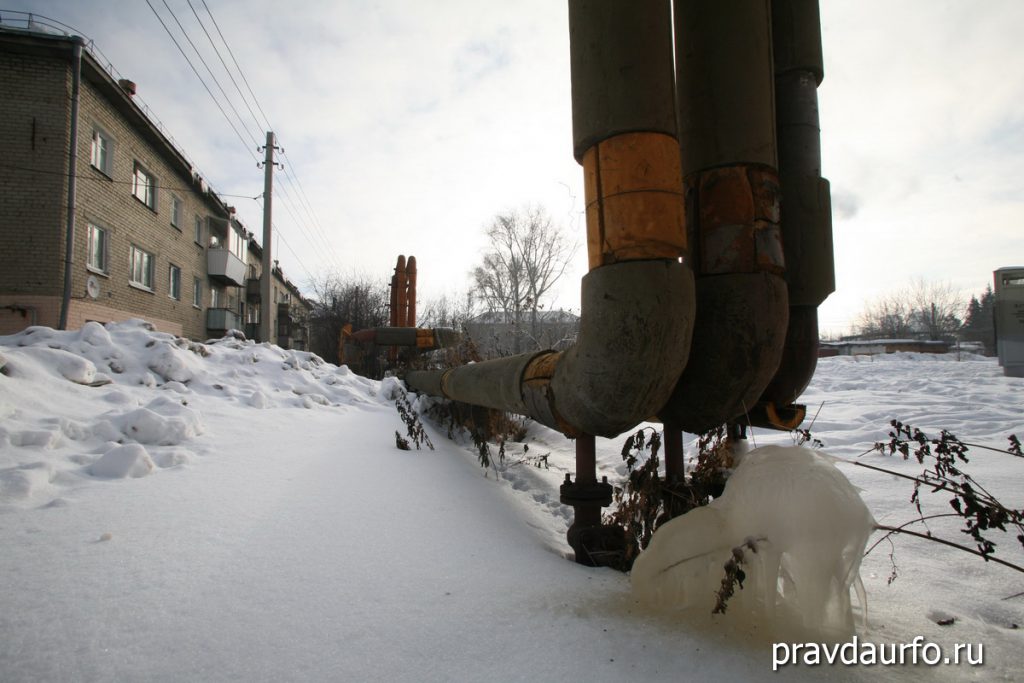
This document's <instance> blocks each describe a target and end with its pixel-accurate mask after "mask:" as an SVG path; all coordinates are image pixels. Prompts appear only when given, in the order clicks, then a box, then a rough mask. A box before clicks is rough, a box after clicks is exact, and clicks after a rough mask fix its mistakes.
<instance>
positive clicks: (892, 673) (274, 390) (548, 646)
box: [0, 321, 1024, 682]
mask: <svg viewBox="0 0 1024 683" xmlns="http://www.w3.org/2000/svg"><path fill="white" fill-rule="evenodd" d="M400 390H401V385H400V383H399V382H398V381H397V380H394V379H387V380H385V381H383V382H373V381H370V380H366V379H364V378H361V377H359V376H357V375H355V374H353V373H352V372H350V371H349V370H348V369H347V368H345V367H336V366H334V365H331V364H329V363H325V362H324V361H323V360H321V359H319V358H318V357H316V356H314V355H312V354H309V353H303V352H297V351H287V350H282V349H280V348H277V347H275V346H272V345H268V344H254V343H252V342H247V341H243V340H240V339H237V338H231V337H228V338H225V339H222V340H212V341H210V342H207V343H205V344H197V343H194V342H188V341H186V340H181V339H177V338H175V337H173V336H170V335H166V334H163V333H159V332H155V331H153V330H152V329H151V328H150V327H149V326H148V325H146V324H145V323H143V322H142V321H129V322H126V323H119V324H111V325H108V326H106V327H103V326H101V325H98V324H94V323H90V324H88V325H86V326H85V327H83V328H82V329H81V330H78V331H68V332H59V331H54V330H50V329H47V328H41V327H35V328H29V329H28V330H26V331H25V332H23V333H20V334H17V335H13V336H8V337H0V547H2V548H3V551H2V552H0V576H2V577H3V588H2V590H0V680H3V681H5V682H6V681H39V680H47V681H64V680H74V681H78V680H85V681H94V680H156V681H161V680H168V681H170V680H173V681H180V680H210V681H220V680H268V681H269V680H275V681H282V680H296V681H298V680H381V681H384V680H386V681H392V680H395V681H402V680H407V681H449V680H456V681H471V680H472V681H476V680H495V681H512V680H592V681H621V680H644V681H648V680H650V681H678V680H691V679H698V678H700V679H703V680H709V681H735V680H741V681H742V680H762V679H764V678H765V677H766V676H767V675H768V672H770V671H771V666H772V647H771V644H770V643H766V642H765V640H764V638H763V637H758V636H757V635H756V634H751V633H750V632H749V630H746V631H745V630H743V629H738V628H736V627H735V626H730V625H728V624H726V623H724V622H723V621H722V620H719V619H717V618H712V617H711V616H710V615H697V616H693V615H689V614H687V615H682V614H679V613H666V612H664V611H659V610H651V609H649V608H647V607H646V606H644V605H643V604H642V603H640V602H638V600H637V598H636V596H635V595H634V594H633V593H632V591H631V587H630V579H629V577H628V576H626V575H623V574H620V573H618V572H615V571H612V570H605V569H588V568H585V567H581V566H579V565H576V564H575V563H573V562H571V561H570V560H569V557H568V556H569V550H568V548H567V546H566V544H565V541H564V534H565V530H566V528H567V526H568V524H569V523H570V522H571V518H572V511H571V509H570V508H566V507H565V506H563V505H561V504H560V503H559V502H558V485H559V484H560V483H561V481H562V479H563V478H564V475H565V473H566V472H571V471H573V456H572V453H573V451H572V442H570V441H568V440H566V439H564V438H562V437H561V436H560V435H558V434H556V433H554V432H551V431H550V430H547V429H545V428H543V427H540V426H538V425H536V424H531V425H530V426H529V429H528V435H527V444H526V445H528V446H529V450H528V451H526V449H525V447H524V444H509V445H508V447H507V449H506V450H507V453H506V458H505V460H504V462H495V463H494V464H493V465H492V467H491V468H489V469H488V470H483V469H481V468H480V467H479V465H478V463H477V461H476V453H475V449H474V448H473V446H472V444H471V443H470V442H468V440H467V439H466V438H465V437H458V438H457V439H456V441H455V442H452V441H449V440H448V439H447V438H446V436H445V432H446V429H445V428H444V427H439V426H435V425H433V424H431V423H429V422H428V423H427V427H426V428H427V432H428V433H429V435H430V438H431V441H432V442H433V443H434V445H435V449H436V450H433V451H428V450H424V451H416V450H413V451H401V450H398V449H397V448H395V440H394V432H395V431H396V430H399V431H402V432H404V425H403V424H402V422H401V421H400V419H399V417H398V414H397V412H396V410H395V407H394V397H395V396H396V395H398V393H399V391H400ZM1022 392H1024V381H1022V380H1020V379H1014V378H1006V377H1003V376H1002V373H1001V371H1000V369H999V367H998V365H997V364H996V362H995V361H994V360H990V359H982V358H979V357H974V356H964V357H963V360H961V361H960V362H957V360H956V357H955V355H952V354H951V355H932V354H894V355H892V356H885V357H874V358H859V357H836V358H828V359H822V361H820V363H819V370H818V372H817V374H816V376H815V378H814V381H813V382H812V384H811V387H810V388H809V390H808V392H807V394H806V396H805V399H806V401H807V403H808V404H809V406H810V413H812V414H813V413H814V412H816V411H818V408H819V405H820V412H819V414H818V416H817V418H816V420H815V423H814V426H813V427H812V432H813V434H814V436H815V437H817V438H819V439H821V440H822V441H823V442H824V444H825V447H824V450H825V451H826V452H827V453H828V454H829V455H831V456H833V457H835V458H837V459H838V460H839V462H838V467H839V470H840V471H842V472H843V474H845V475H846V476H847V477H848V478H849V479H850V480H851V481H852V482H853V484H854V485H856V486H857V487H858V488H859V489H860V495H861V497H862V499H863V500H864V502H865V504H866V505H867V508H868V510H869V511H870V513H871V515H872V516H873V517H874V518H875V519H876V520H878V521H879V522H880V523H887V524H898V523H903V522H906V521H909V520H910V519H912V518H913V516H914V512H913V509H912V507H911V506H910V505H909V503H908V499H909V497H910V493H911V486H910V484H909V482H907V481H905V480H900V479H897V478H895V477H891V476H888V475H883V474H879V473H877V472H872V471H869V470H867V469H865V468H861V467H857V466H854V465H852V464H850V463H852V462H854V461H856V462H864V463H870V464H874V465H880V466H887V467H890V468H892V469H894V470H897V471H900V472H905V473H908V474H914V473H918V472H920V469H921V468H920V466H919V465H917V463H916V462H914V461H909V462H905V461H903V460H902V459H891V458H884V457H882V456H880V455H877V454H874V453H869V454H867V455H863V456H862V457H859V458H858V456H860V455H861V454H862V453H864V452H865V451H867V450H869V449H870V447H871V445H872V444H873V443H874V442H875V441H881V440H885V439H886V435H885V433H886V430H887V425H888V420H889V419H892V418H899V419H901V420H903V421H905V422H908V423H910V424H913V425H914V426H917V427H920V428H921V429H923V430H925V431H926V432H929V433H933V432H934V433H937V432H938V430H939V429H941V428H946V429H949V430H951V431H953V432H954V433H956V434H957V435H958V436H960V437H961V438H962V439H964V440H965V441H970V442H972V443H980V444H990V445H994V446H998V447H1003V446H1005V444H1006V437H1007V436H1008V435H1009V434H1011V433H1017V434H1018V435H1024V411H1022V408H1021V406H1022V405H1024V401H1022V398H1024V395H1022ZM429 403H430V401H428V400H424V399H419V400H416V401H414V406H416V407H418V408H421V409H422V408H424V407H426V406H427V405H429ZM623 438H624V437H622V438H619V439H612V440H604V439H601V440H599V441H598V458H599V468H600V470H601V472H600V474H606V475H608V476H609V478H610V479H611V480H613V481H619V480H621V478H622V476H623V475H624V473H625V470H624V465H623V463H622V461H621V458H620V456H619V451H620V449H621V442H622V440H623ZM754 441H756V444H755V443H753V442H754ZM791 444H792V439H791V437H790V436H789V435H786V434H769V433H765V432H760V431H758V432H756V433H755V434H754V435H753V439H751V446H755V445H756V446H758V447H763V446H765V445H782V446H788V445H791ZM688 447H689V448H691V449H692V444H690V445H689V446H688ZM971 453H972V458H971V464H970V468H971V472H972V473H973V474H974V475H975V476H976V478H977V479H978V480H979V481H982V482H984V483H985V484H986V486H988V488H989V489H990V490H991V491H992V492H993V493H995V494H996V495H997V496H999V497H1000V498H1001V499H1002V500H1003V502H1004V503H1006V504H1008V505H1012V506H1014V507H1018V508H1019V507H1021V506H1022V497H1024V494H1022V491H1024V486H1022V485H1021V484H1022V480H1024V476H1022V474H1021V472H1022V469H1021V468H1022V462H1021V461H1020V460H1019V459H1015V458H1012V457H1010V456H1006V455H1002V454H997V453H990V452H987V451H983V450H981V449H972V452H971ZM542 456H547V457H546V460H543V461H542V460H541V459H540V458H541V457H542ZM748 457H753V456H749V455H748ZM544 463H546V464H547V467H544V466H543V465H544ZM537 465H541V466H537ZM741 471H742V470H741ZM725 498H726V497H725V496H723V499H722V500H723V501H724V500H725ZM750 504H751V505H753V502H752V501H751V502H750ZM801 504H802V505H808V506H814V507H816V506H817V505H818V504H817V503H813V502H805V503H801ZM720 505H721V504H720ZM928 506H932V507H933V508H934V509H936V510H942V509H948V505H947V503H946V501H945V499H944V498H941V497H939V498H938V499H937V500H936V501H935V502H928V503H926V511H927V510H928V509H930V508H929V507H928ZM794 507H795V508H799V507H800V505H797V504H795V505H794ZM709 509H711V510H713V509H714V508H709ZM755 513H756V510H755V511H753V512H752V511H749V510H748V511H747V512H746V513H744V514H755ZM816 514H817V510H816V509H811V510H807V511H806V515H808V516H809V517H813V516H814V515H816ZM799 518H800V516H799V515H798V516H797V519H799ZM943 521H944V520H937V521H936V522H935V523H934V524H932V525H931V528H932V530H933V531H934V532H936V533H940V532H943V531H947V532H948V534H947V535H950V536H953V537H954V538H957V537H958V536H963V535H962V534H959V533H958V532H957V531H956V530H955V527H948V526H946V525H943V524H942V523H941V522H943ZM950 529H952V530H951V531H950ZM874 538H877V535H876V536H873V537H872V539H874ZM963 538H964V539H966V537H963ZM958 540H959V539H958ZM872 542H873V540H872ZM869 545H870V544H869ZM889 553H890V549H889V547H888V545H887V544H883V545H882V546H879V547H878V548H876V549H875V550H874V551H873V552H872V553H871V554H869V555H868V556H867V557H866V558H864V560H863V563H862V566H861V576H862V578H863V581H864V584H865V587H866V589H867V593H868V602H869V605H870V609H869V610H868V613H867V624H866V626H863V625H858V626H857V634H858V637H859V638H860V639H861V641H862V642H863V641H865V640H868V641H873V642H886V643H894V642H895V643H909V642H911V641H912V640H913V639H914V637H915V636H918V635H921V636H923V637H924V638H926V639H928V640H929V641H934V642H937V643H940V644H942V645H943V647H951V646H952V644H953V643H978V642H981V643H984V646H985V649H984V654H985V664H984V666H983V667H982V668H975V669H972V668H970V667H967V666H964V665H961V666H939V667H926V666H919V667H911V666H903V667H890V668H883V667H879V666H872V667H865V666H853V667H841V666H834V667H825V666H822V667H808V666H796V667H788V668H787V669H785V674H784V675H786V676H787V678H788V679H793V680H812V679H813V680H817V679H819V678H821V677H823V676H824V677H827V678H831V679H833V680H843V681H845V680H854V681H867V680H879V679H881V680H971V679H974V678H980V679H985V680H1018V679H1020V678H1021V669H1022V665H1021V658H1020V656H1019V653H1020V650H1021V647H1022V646H1024V637H1022V631H1021V629H1019V628H1015V627H1014V625H1020V624H1022V623H1024V599H1022V598H1020V597H1017V598H1012V599H1008V600H1004V599H1003V598H1005V597H1007V596H1011V595H1013V594H1016V593H1019V592H1020V591H1021V590H1022V588H1024V586H1022V584H1024V580H1022V579H1021V576H1020V575H1019V574H1016V573H1014V572H1012V571H1010V570H1007V569H1005V568H1002V567H998V566H995V565H993V564H992V563H988V564H986V563H984V562H981V561H980V560H977V559H976V558H971V557H968V556H966V555H963V554H960V553H958V552H957V551H955V550H952V549H948V550H947V549H945V548H939V547H938V546H935V545H934V544H926V543H925V542H923V541H915V540H913V539H897V540H896V546H895V561H896V564H897V567H898V571H899V578H898V579H897V580H896V581H895V582H893V583H892V584H891V585H889V584H888V578H889V575H890V573H891V563H890V559H889ZM998 554H999V556H1000V557H1003V558H1004V559H1007V560H1009V561H1012V562H1017V563H1018V564H1020V563H1022V562H1024V552H1021V551H1020V548H1019V546H1017V547H1015V546H1014V543H1013V539H1012V538H1007V539H1005V540H1000V545H999V551H998ZM748 587H751V588H753V585H752V584H748ZM744 590H746V588H745V589H744ZM741 593H742V591H741ZM750 595H754V593H753V592H752V593H751V594H750ZM744 597H745V596H744ZM741 600H742V598H741ZM739 604H740V603H737V605H739ZM852 609H853V613H854V615H855V616H856V617H857V618H858V619H859V618H860V617H861V616H863V614H862V612H861V610H860V608H859V606H858V605H857V604H856V602H855V603H854V606H853V608H852ZM948 618H953V619H954V623H953V624H952V625H950V626H940V625H938V623H937V622H938V621H944V620H946V619H948Z"/></svg>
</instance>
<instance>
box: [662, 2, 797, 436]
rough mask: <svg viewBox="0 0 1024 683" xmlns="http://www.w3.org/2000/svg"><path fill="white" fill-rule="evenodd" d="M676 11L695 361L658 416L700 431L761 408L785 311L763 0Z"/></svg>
mask: <svg viewBox="0 0 1024 683" xmlns="http://www.w3.org/2000/svg"><path fill="white" fill-rule="evenodd" d="M674 7H675V29H676V31H675V36H676V69H677V79H676V82H677V97H678V110H679V113H678V120H679V142H680V146H681V158H682V169H683V177H684V185H685V188H686V197H687V225H688V229H689V233H690V235H689V244H690V253H691V255H692V261H693V264H694V271H695V272H696V276H697V284H696V290H697V291H696V295H697V319H696V322H695V324H694V332H693V342H692V347H691V351H690V355H691V362H690V363H689V364H688V365H687V367H686V370H685V371H684V372H683V375H682V377H681V378H680V380H679V383H678V384H677V386H676V389H675V391H674V392H673V395H672V397H671V399H670V400H669V402H668V404H667V405H666V406H665V408H664V409H663V410H662V411H661V413H660V416H661V418H662V420H663V421H664V422H665V424H666V425H670V426H671V427H673V428H683V429H685V430H686V431H689V432H696V433H700V432H704V431H706V430H707V429H709V428H712V427H715V426H717V425H720V424H722V423H723V422H726V421H728V420H731V419H733V418H736V417H737V416H742V415H743V413H744V412H745V411H746V410H747V409H748V408H750V407H752V406H753V405H754V404H755V403H756V402H757V399H758V398H759V397H760V396H761V394H762V392H763V391H764V388H765V386H767V384H768V382H769V381H770V380H771V378H772V376H773V375H774V374H775V370H776V368H777V367H778V365H779V361H780V358H781V355H782V348H783V346H784V341H785V334H786V325H787V322H788V317H789V315H788V314H789V305H788V297H787V294H786V285H785V281H784V280H783V277H782V276H783V274H784V272H785V261H784V258H783V252H782V241H781V235H780V228H779V186H778V174H777V171H776V167H777V165H778V154H777V150H776V144H775V103H774V79H773V73H772V43H771V17H770V12H769V2H768V0H720V1H719V2H714V3H712V2H705V1H704V0H676V1H675V4H674ZM698 361H699V362H698Z"/></svg>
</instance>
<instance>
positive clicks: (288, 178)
mask: <svg viewBox="0 0 1024 683" xmlns="http://www.w3.org/2000/svg"><path fill="white" fill-rule="evenodd" d="M187 2H188V4H189V7H190V8H191V9H192V13H193V14H194V15H195V17H196V20H197V21H198V22H199V24H200V27H201V28H202V29H203V32H204V33H205V34H206V37H207V39H208V40H209V41H210V44H211V45H212V46H213V48H214V51H215V52H216V54H217V57H218V58H219V59H220V61H221V66H223V67H224V70H225V72H226V73H227V74H228V77H229V78H230V79H231V82H232V84H234V86H235V89H236V90H237V91H238V94H239V96H240V97H241V99H242V101H243V102H244V103H245V105H246V108H247V109H248V110H249V114H250V115H251V116H252V118H253V120H254V121H255V122H256V125H257V126H259V125H260V122H259V119H258V117H257V116H256V113H255V112H254V111H253V109H252V107H251V106H249V101H248V98H246V97H245V94H244V93H242V91H241V88H240V87H239V85H238V81H236V80H235V78H234V76H233V75H232V74H231V69H230V68H229V67H228V65H227V63H226V62H225V60H224V58H223V56H222V54H221V51H220V49H219V48H218V47H217V46H216V44H215V43H214V41H213V37H212V36H211V35H210V32H209V31H208V30H207V29H206V26H205V23H204V22H203V21H202V19H201V18H200V17H199V14H198V13H197V12H196V10H195V7H194V6H193V4H192V0H187ZM202 2H203V6H204V7H205V8H206V11H207V14H209V16H210V20H211V21H212V22H213V25H214V28H215V29H216V31H217V34H218V36H219V37H220V40H221V42H222V43H223V44H224V47H225V48H226V49H227V51H228V54H229V55H230V56H231V60H232V62H233V63H234V65H235V69H236V70H237V71H238V74H239V76H240V77H241V79H242V81H243V82H244V83H245V85H246V88H247V89H248V91H249V95H250V97H251V99H252V101H253V103H254V104H255V105H256V107H257V109H259V111H260V113H261V114H262V115H263V119H264V122H265V123H266V124H267V127H268V129H270V130H273V126H271V125H270V121H269V119H268V118H267V116H266V113H265V112H264V110H263V107H262V106H261V105H260V102H259V98H258V97H256V93H255V92H253V90H252V87H251V85H250V84H249V80H248V79H247V78H246V77H245V73H244V72H243V71H242V67H241V65H240V64H239V63H238V60H237V58H236V57H235V54H234V51H233V50H232V49H231V45H230V44H229V43H228V41H227V38H226V37H225V36H224V33H223V32H222V31H221V30H220V26H219V24H218V23H217V20H216V18H215V17H214V16H213V12H212V11H211V10H210V8H209V6H208V5H207V4H206V1H205V0H202ZM281 156H282V157H283V158H284V159H286V160H287V161H288V165H287V166H285V167H284V176H283V179H284V181H285V183H287V185H288V186H290V187H291V188H292V189H293V190H294V192H295V197H293V196H292V194H290V193H289V192H288V190H287V189H286V186H285V184H281V185H280V186H279V189H280V191H281V192H282V194H283V199H284V200H285V203H284V204H283V205H284V206H285V209H286V210H288V211H289V214H290V215H291V217H292V220H293V221H295V222H296V224H297V226H298V227H299V229H300V230H301V231H302V232H303V235H304V237H305V238H306V239H307V240H308V241H309V243H310V245H311V246H314V247H316V248H320V247H321V246H322V247H323V248H324V249H325V251H326V253H327V254H328V255H330V257H331V259H332V260H333V261H334V264H335V267H340V260H339V259H338V256H337V253H336V252H335V250H334V247H333V246H332V245H331V243H330V240H329V239H328V238H327V236H326V231H325V230H324V228H323V225H322V223H321V222H320V220H319V218H318V217H317V216H316V212H315V211H314V210H313V208H312V204H311V202H310V201H309V197H308V195H307V194H306V191H305V188H304V187H303V186H302V181H301V180H300V179H299V177H298V174H297V173H295V172H294V170H291V171H290V170H289V167H291V166H293V163H292V162H291V159H290V158H288V156H287V154H286V153H285V152H284V150H283V149H282V151H281ZM303 214H304V216H303ZM304 223H307V224H308V226H309V230H308V232H307V230H306V226H305V225H304Z"/></svg>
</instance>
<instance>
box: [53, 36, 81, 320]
mask: <svg viewBox="0 0 1024 683" xmlns="http://www.w3.org/2000/svg"><path fill="white" fill-rule="evenodd" d="M84 42H85V41H83V40H82V38H80V37H79V36H72V37H71V130H70V133H69V137H68V203H67V214H68V215H67V224H66V235H65V242H64V293H63V295H62V297H61V302H60V319H59V321H58V322H57V329H59V330H66V329H67V328H68V309H69V308H70V307H71V280H72V278H73V277H74V268H73V267H74V263H75V206H76V204H77V203H78V198H77V196H78V187H77V183H76V178H77V177H78V105H79V100H80V99H81V88H82V45H83V44H84Z"/></svg>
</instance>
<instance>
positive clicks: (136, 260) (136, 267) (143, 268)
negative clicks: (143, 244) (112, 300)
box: [128, 244, 155, 290]
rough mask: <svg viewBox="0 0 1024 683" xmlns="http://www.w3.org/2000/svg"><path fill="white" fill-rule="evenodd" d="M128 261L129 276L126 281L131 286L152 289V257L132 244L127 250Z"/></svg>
mask: <svg viewBox="0 0 1024 683" xmlns="http://www.w3.org/2000/svg"><path fill="white" fill-rule="evenodd" d="M129 258H130V259H131V261H130V264H129V265H130V268H131V269H130V271H129V273H130V275H129V276H128V281H129V282H131V283H132V284H133V285H137V286H139V287H145V288H146V289H149V290H152V289H153V262H154V260H155V259H154V258H153V255H152V254H150V253H149V252H148V251H145V250H143V249H139V248H138V247H137V246H135V245H134V244H133V245H132V246H131V249H130V250H129Z"/></svg>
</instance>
